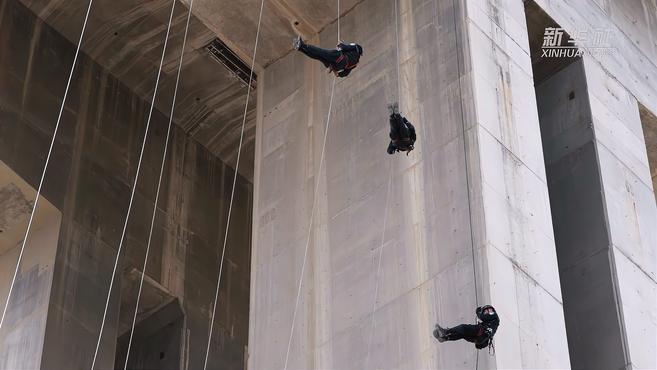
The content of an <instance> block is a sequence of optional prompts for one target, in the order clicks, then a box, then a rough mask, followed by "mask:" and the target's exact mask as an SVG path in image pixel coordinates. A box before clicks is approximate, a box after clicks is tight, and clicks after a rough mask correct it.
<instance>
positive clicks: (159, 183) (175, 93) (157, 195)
mask: <svg viewBox="0 0 657 370" xmlns="http://www.w3.org/2000/svg"><path fill="white" fill-rule="evenodd" d="M193 6H194V0H191V1H190V3H189V10H188V13H187V23H186V24H185V35H184V36H183V43H182V47H181V49H180V62H179V63H178V74H177V76H176V87H175V88H174V91H173V101H172V103H171V112H170V113H169V126H168V127H167V135H166V139H165V141H164V153H163V154H162V164H161V166H160V177H159V179H158V181H157V191H156V192H155V204H154V206H153V216H152V217H151V226H150V230H149V231H148V243H147V244H146V256H144V264H143V267H142V269H141V279H140V280H139V292H138V293H137V302H136V304H135V313H134V316H133V317H132V326H131V327H130V339H129V340H128V351H127V352H126V355H125V364H124V365H123V369H124V370H127V369H128V360H129V358H130V350H131V349H132V338H133V335H134V332H135V325H136V323H137V312H139V301H140V299H141V291H142V288H143V286H144V275H145V274H146V264H147V263H148V255H149V252H150V249H151V240H152V238H153V228H154V226H155V215H156V214H157V203H158V201H159V199H160V189H161V186H162V175H163V174H164V164H165V163H166V158H167V152H168V149H169V137H170V136H171V126H172V123H173V112H174V110H175V107H176V98H177V96H178V85H179V82H180V72H181V70H182V64H183V58H184V56H185V45H186V44H187V34H188V31H189V21H190V19H191V17H192V7H193Z"/></svg>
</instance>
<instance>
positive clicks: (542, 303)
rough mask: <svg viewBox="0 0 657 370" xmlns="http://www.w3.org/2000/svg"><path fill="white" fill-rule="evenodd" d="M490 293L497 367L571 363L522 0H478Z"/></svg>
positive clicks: (475, 27)
mask: <svg viewBox="0 0 657 370" xmlns="http://www.w3.org/2000/svg"><path fill="white" fill-rule="evenodd" d="M466 3H467V13H466V14H467V26H468V28H467V30H468V36H469V39H468V40H469V43H468V46H469V49H470V51H471V55H470V60H469V62H470V63H471V65H472V66H471V68H472V71H471V81H472V82H471V83H472V89H473V95H474V96H473V97H472V99H473V100H474V104H475V110H476V118H475V122H473V125H472V128H471V129H470V130H469V136H470V137H472V138H473V139H472V140H473V146H474V147H475V148H477V149H476V150H477V153H478V157H479V161H480V162H479V169H480V181H481V186H480V188H479V189H478V190H479V191H480V192H481V205H480V206H479V207H478V212H479V213H480V217H481V218H482V220H483V221H482V222H483V223H484V224H483V229H484V234H483V235H482V236H481V237H480V239H479V240H478V245H479V247H480V248H481V253H480V254H481V259H482V260H483V263H484V264H485V265H484V266H485V271H486V275H485V277H484V279H485V280H484V282H483V289H484V296H485V297H487V298H488V299H489V300H490V302H492V304H493V305H495V306H496V307H497V309H498V311H499V312H500V315H501V321H502V324H501V325H502V327H501V329H500V332H499V334H498V335H497V336H496V341H497V346H496V348H497V353H496V356H495V366H496V367H497V368H503V369H504V368H568V367H569V365H570V364H569V361H568V347H567V343H566V340H565V338H566V332H565V323H564V317H563V306H562V297H561V290H560V286H559V280H560V277H559V273H558V268H557V258H556V253H555V243H554V237H553V232H552V220H551V217H550V214H551V211H550V204H549V195H548V187H547V180H546V176H545V166H544V162H543V151H542V147H541V136H540V129H539V121H538V113H537V108H536V100H535V93H534V89H533V77H532V67H531V57H530V50H529V42H528V34H527V24H526V21H525V13H524V7H523V3H522V2H521V1H488V0H469V1H466Z"/></svg>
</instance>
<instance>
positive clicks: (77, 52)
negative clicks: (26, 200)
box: [0, 0, 93, 330]
mask: <svg viewBox="0 0 657 370" xmlns="http://www.w3.org/2000/svg"><path fill="white" fill-rule="evenodd" d="M91 4H93V0H89V5H88V6H87V13H86V14H85V16H84V22H83V23H82V31H81V32H80V38H79V40H78V45H77V48H76V49H75V56H74V57H73V64H72V65H71V72H70V73H69V75H68V81H67V82H66V89H64V97H63V99H62V104H61V105H60V107H59V114H58V115H57V123H55V130H54V132H53V134H52V139H51V140H50V147H49V148H48V155H47V156H46V163H45V164H44V165H43V171H42V172H41V179H40V180H39V187H38V188H37V192H36V198H35V200H34V205H33V206H32V212H31V213H30V220H29V221H28V223H27V229H26V230H25V236H24V237H23V243H22V244H21V249H20V252H19V253H18V261H17V262H16V269H15V270H14V276H13V277H12V279H11V284H10V285H9V292H8V293H7V300H6V301H5V307H4V308H3V310H2V317H1V318H0V330H1V329H2V324H3V323H4V322H5V316H6V314H7V307H9V300H10V299H11V293H12V292H13V290H14V285H15V284H16V277H17V276H18V271H19V270H20V266H21V261H22V260H23V252H25V245H26V244H27V237H28V236H29V234H30V230H31V228H32V221H33V220H34V214H35V213H36V210H37V206H38V205H39V198H40V195H41V190H42V187H43V180H44V179H45V177H46V171H47V170H48V164H49V163H50V156H51V154H52V149H53V147H54V146H55V139H56V138H57V133H58V132H59V123H60V122H61V120H62V114H63V112H64V106H65V105H66V98H67V97H68V91H69V89H70V87H71V80H72V79H73V73H74V72H75V65H76V64H77V61H78V56H79V55H80V47H81V46H82V38H83V37H84V31H85V30H86V28H87V21H88V20H89V13H90V12H91Z"/></svg>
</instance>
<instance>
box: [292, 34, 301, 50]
mask: <svg viewBox="0 0 657 370" xmlns="http://www.w3.org/2000/svg"><path fill="white" fill-rule="evenodd" d="M301 45H303V40H301V36H297V37H295V38H294V40H292V47H293V48H294V50H299V49H301Z"/></svg>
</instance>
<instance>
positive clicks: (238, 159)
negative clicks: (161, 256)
mask: <svg viewBox="0 0 657 370" xmlns="http://www.w3.org/2000/svg"><path fill="white" fill-rule="evenodd" d="M264 6H265V0H262V1H261V2H260V15H259V16H258V28H257V30H256V38H255V45H254V47H253V59H252V60H251V72H250V73H249V85H248V86H247V90H246V103H245V104H244V115H243V117H242V130H241V132H240V143H239V146H238V148H237V161H236V164H235V175H234V176H233V188H232V190H231V192H230V203H229V206H228V218H227V220H226V232H225V234H224V244H223V248H222V250H221V261H220V262H219V276H218V277H217V288H216V290H215V293H214V304H213V306H212V318H211V319H210V330H209V333H208V345H207V347H206V349H205V361H204V362H203V370H206V369H207V366H208V356H209V354H210V343H211V342H212V331H213V330H214V319H215V314H216V311H217V301H218V299H219V286H220V285H221V273H222V271H223V267H224V256H225V254H226V243H227V241H228V228H229V226H230V216H231V213H232V210H233V199H234V197H235V186H236V184H237V174H238V172H237V170H238V169H239V165H240V155H241V154H242V142H243V140H244V127H245V126H246V114H247V112H248V108H249V98H250V97H251V83H252V82H253V68H255V61H256V56H257V53H258V40H259V38H260V24H261V22H262V11H263V9H264Z"/></svg>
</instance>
